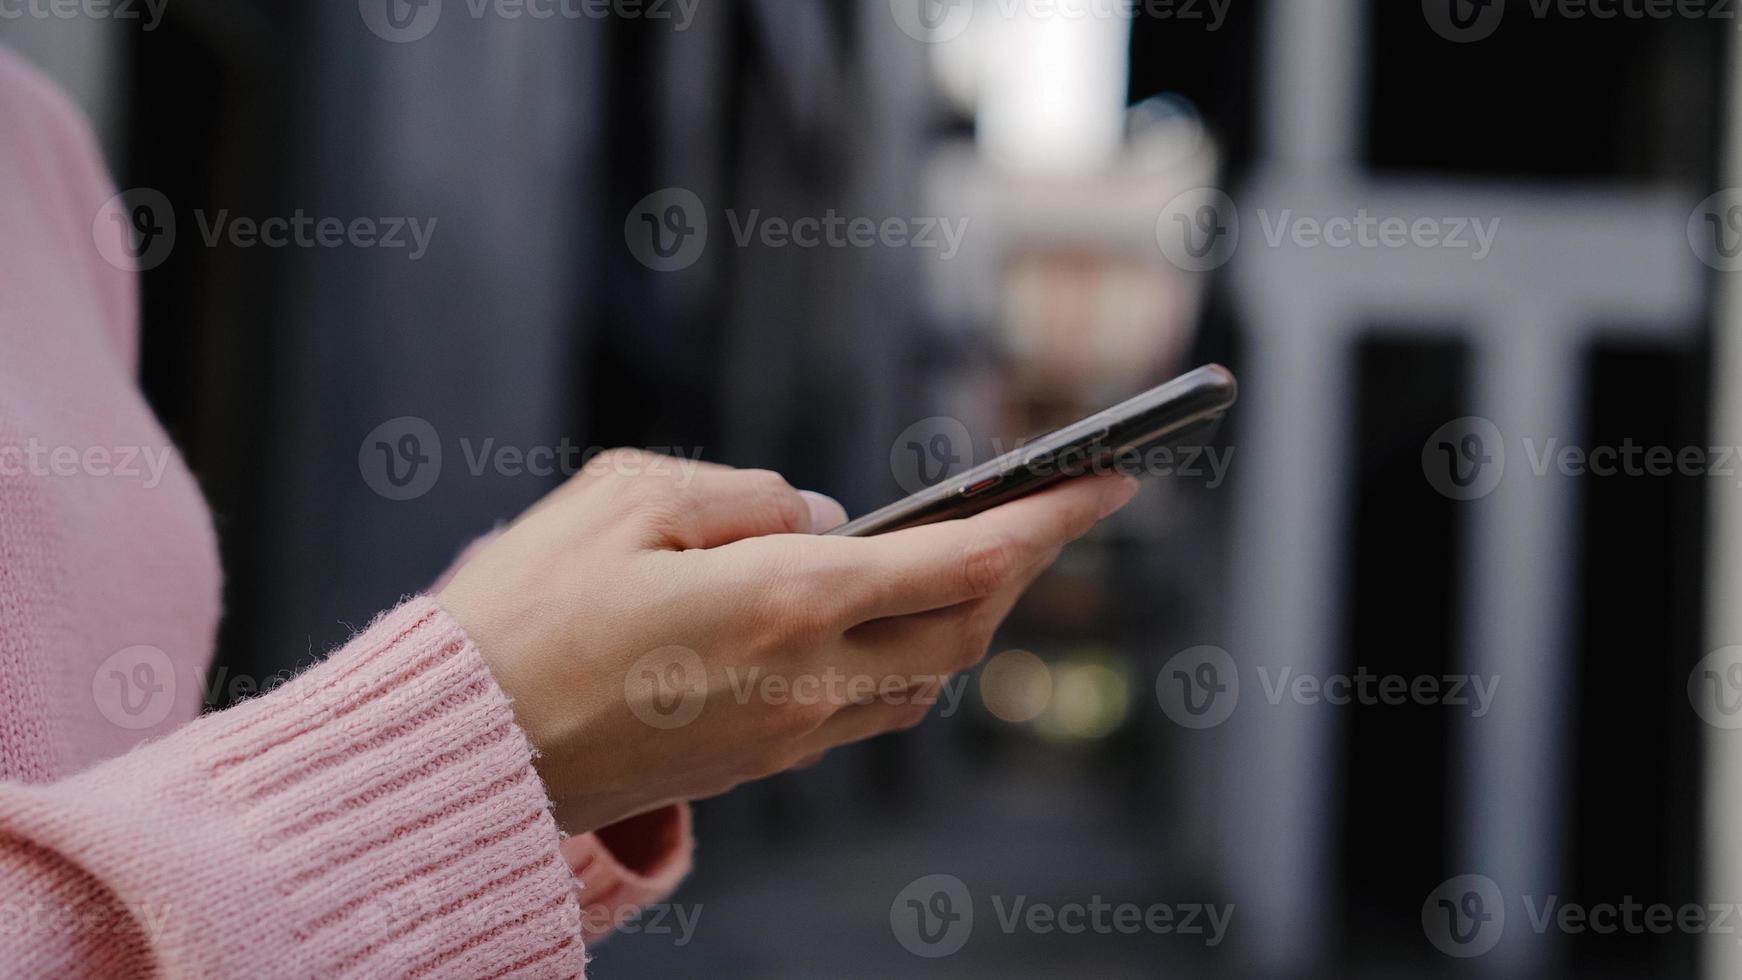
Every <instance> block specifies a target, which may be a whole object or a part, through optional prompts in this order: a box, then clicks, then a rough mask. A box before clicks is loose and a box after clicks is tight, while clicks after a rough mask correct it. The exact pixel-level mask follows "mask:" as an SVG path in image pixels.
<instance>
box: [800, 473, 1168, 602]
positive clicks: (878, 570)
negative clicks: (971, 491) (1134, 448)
mask: <svg viewBox="0 0 1742 980" xmlns="http://www.w3.org/2000/svg"><path fill="white" fill-rule="evenodd" d="M1136 492H1137V481H1135V480H1133V479H1132V478H1131V477H1128V476H1107V477H1094V478H1090V479H1081V480H1071V481H1069V482H1067V483H1064V484H1061V485H1059V486H1056V487H1052V488H1050V489H1048V490H1045V491H1043V492H1041V493H1037V494H1035V495H1033V496H1030V497H1023V498H1021V499H1019V500H1013V501H1011V502H1010V503H1007V504H1002V505H1000V506H998V507H994V508H992V509H991V510H988V511H985V512H983V513H980V514H976V515H974V516H973V517H968V518H964V519H962V520H954V521H944V522H942V523H939V524H928V525H925V526H923V527H916V528H909V529H907V530H902V531H892V532H890V533H889V534H882V535H877V536H876V537H871V538H862V539H859V538H819V539H817V540H818V542H819V543H821V542H827V544H825V545H824V546H823V547H820V548H818V549H817V554H819V555H820V556H823V557H822V559H821V560H822V562H823V563H824V565H825V566H826V567H825V568H824V569H821V570H819V573H821V574H831V575H833V576H835V577H837V578H839V580H840V586H839V588H840V591H841V592H842V594H843V598H844V599H845V601H846V602H847V604H848V606H849V613H850V615H851V616H853V617H854V621H855V622H864V621H866V620H871V619H879V618H882V617H885V616H901V615H908V614H911V613H917V612H925V611H926V610H929V609H942V608H945V607H948V606H954V605H957V604H959V603H962V602H967V601H969V600H972V599H980V598H984V597H985V596H988V595H991V594H993V593H995V592H997V591H998V590H999V589H1001V588H1003V587H1005V586H1007V585H1009V584H1010V583H1011V582H1013V581H1016V580H1017V579H1018V578H1019V577H1020V576H1022V575H1023V574H1026V573H1027V572H1028V571H1029V570H1030V569H1031V568H1032V567H1033V566H1035V565H1038V564H1042V563H1043V562H1045V561H1049V560H1051V558H1052V556H1053V555H1054V554H1055V553H1056V551H1057V549H1059V548H1061V547H1063V546H1064V545H1065V544H1067V543H1069V542H1071V541H1074V540H1076V539H1077V538H1080V537H1082V536H1083V535H1084V534H1086V533H1088V531H1089V529H1090V528H1091V527H1093V526H1094V525H1095V522H1096V521H1098V520H1100V519H1101V518H1104V517H1106V516H1108V515H1110V514H1112V513H1113V512H1114V511H1116V510H1118V509H1119V508H1120V507H1123V506H1124V505H1125V504H1126V503H1128V502H1130V500H1131V498H1132V496H1133V495H1135V494H1136Z"/></svg>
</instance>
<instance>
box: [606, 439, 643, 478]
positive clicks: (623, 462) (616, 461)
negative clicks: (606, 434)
mask: <svg viewBox="0 0 1742 980" xmlns="http://www.w3.org/2000/svg"><path fill="white" fill-rule="evenodd" d="M646 456H647V453H645V452H643V451H642V450H639V449H632V448H630V447H627V446H619V447H617V448H615V449H607V450H605V451H604V452H602V453H600V454H599V455H598V456H595V457H594V458H593V467H592V469H593V475H595V476H598V477H600V478H604V479H609V478H612V477H618V478H622V477H625V476H627V475H628V474H630V473H639V472H641V469H642V464H643V460H644V459H645V458H646Z"/></svg>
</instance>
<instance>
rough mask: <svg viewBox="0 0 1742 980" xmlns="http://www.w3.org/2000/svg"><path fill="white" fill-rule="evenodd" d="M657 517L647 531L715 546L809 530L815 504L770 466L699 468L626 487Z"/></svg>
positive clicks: (682, 544) (680, 543) (684, 545)
mask: <svg viewBox="0 0 1742 980" xmlns="http://www.w3.org/2000/svg"><path fill="white" fill-rule="evenodd" d="M625 492H626V493H628V494H631V495H635V494H640V493H644V492H645V493H648V494H651V495H652V496H651V497H649V498H648V499H646V500H642V501H639V502H638V506H641V507H643V508H645V509H646V511H647V512H648V513H649V514H651V515H652V516H653V518H654V519H653V520H652V521H651V522H650V527H649V528H648V530H649V533H650V534H651V536H652V537H654V538H655V539H658V540H659V541H661V542H662V543H665V544H670V545H672V546H674V547H677V548H680V549H689V548H717V547H720V546H721V545H725V544H731V543H732V542H734V541H741V540H744V539H745V538H754V537H761V536H763V535H767V534H805V533H808V532H809V531H810V529H811V522H812V518H811V513H812V507H813V504H812V502H811V501H810V500H808V499H806V498H805V496H804V495H803V494H800V493H799V492H798V491H797V490H794V489H793V488H792V485H791V484H789V483H787V482H786V480H785V478H784V477H782V476H781V475H780V474H778V473H774V472H771V471H769V470H734V469H729V468H720V469H706V470H697V471H696V472H695V473H694V474H693V476H692V478H691V479H689V480H687V481H679V482H673V483H669V484H666V485H664V486H649V487H636V486H630V487H628V488H626V490H625Z"/></svg>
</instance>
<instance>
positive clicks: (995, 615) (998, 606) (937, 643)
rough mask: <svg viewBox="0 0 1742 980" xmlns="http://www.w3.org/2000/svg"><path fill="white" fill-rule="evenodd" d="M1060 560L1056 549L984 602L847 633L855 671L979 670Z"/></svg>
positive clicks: (877, 622)
mask: <svg viewBox="0 0 1742 980" xmlns="http://www.w3.org/2000/svg"><path fill="white" fill-rule="evenodd" d="M1057 555H1058V551H1057V549H1055V550H1054V551H1053V552H1052V556H1051V557H1049V558H1047V559H1046V560H1043V561H1041V562H1039V563H1037V564H1036V565H1034V566H1032V567H1031V568H1030V569H1028V570H1027V571H1025V572H1024V573H1022V574H1021V575H1018V576H1017V577H1016V579H1015V580H1014V581H1013V582H1011V583H1010V584H1009V585H1007V586H1005V587H1004V588H1002V589H999V590H998V591H997V592H995V593H993V594H992V595H989V596H987V597H985V598H983V599H974V600H971V601H969V602H964V603H960V604H958V605H954V606H950V607H948V608H945V609H931V610H927V611H925V612H920V613H914V614H913V615H910V616H892V617H889V618H886V619H878V620H873V621H871V622H869V623H863V624H861V625H859V626H856V627H854V628H853V629H852V630H849V631H848V632H847V641H848V643H849V644H850V650H851V652H850V654H849V657H848V663H850V664H851V669H854V670H859V671H863V672H873V671H881V672H886V673H894V674H899V675H901V676H906V677H922V676H928V675H932V674H954V673H959V672H961V671H964V670H967V669H969V668H971V667H973V666H974V665H975V664H978V663H979V662H980V661H981V660H983V659H985V656H986V652H987V650H989V649H990V648H991V645H992V640H993V638H994V637H995V636H996V635H997V633H998V627H999V626H1001V625H1002V624H1003V622H1004V620H1005V619H1006V618H1007V617H1009V615H1010V611H1011V610H1012V609H1013V608H1015V606H1016V603H1017V601H1018V600H1020V599H1021V598H1022V596H1023V594H1024V593H1025V592H1027V591H1028V587H1029V586H1030V585H1032V584H1034V580H1035V579H1037V578H1039V577H1040V576H1041V575H1042V574H1043V573H1044V572H1045V571H1046V569H1047V568H1048V567H1049V566H1050V565H1051V564H1052V560H1051V559H1052V558H1056V557H1057Z"/></svg>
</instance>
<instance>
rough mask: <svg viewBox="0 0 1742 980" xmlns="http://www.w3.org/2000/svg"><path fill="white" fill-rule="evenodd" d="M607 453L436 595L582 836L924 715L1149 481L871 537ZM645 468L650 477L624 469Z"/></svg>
mask: <svg viewBox="0 0 1742 980" xmlns="http://www.w3.org/2000/svg"><path fill="white" fill-rule="evenodd" d="M681 465H682V466H684V467H690V466H696V467H698V468H696V469H695V470H694V471H693V472H690V473H689V474H688V475H687V476H686V475H683V474H682V473H681V472H680V469H679V466H680V463H679V461H677V460H673V459H668V458H666V457H661V456H654V455H651V454H646V453H638V452H634V451H617V452H614V453H609V454H606V455H605V456H603V457H600V458H599V459H598V460H596V461H595V462H594V463H593V464H592V465H591V466H589V467H588V468H587V470H586V471H585V472H583V473H582V475H581V476H579V477H577V478H576V479H574V480H572V481H570V482H569V483H568V484H565V485H564V486H563V487H562V488H560V489H558V490H557V491H555V492H554V493H552V494H551V495H550V496H549V497H547V498H546V499H545V500H544V501H541V502H540V503H539V504H538V505H536V506H535V507H533V508H532V509H531V510H530V511H528V512H527V513H526V515H524V516H523V517H522V518H521V519H520V520H519V521H518V522H517V523H516V524H515V525H513V526H512V527H511V528H509V529H508V530H507V531H506V532H505V533H504V534H503V535H502V536H501V537H500V538H498V539H497V540H495V541H493V542H491V543H490V544H489V545H488V546H487V547H485V548H484V550H483V551H482V552H480V553H479V554H478V555H477V557H475V558H473V559H472V560H471V561H469V562H468V563H467V564H466V565H465V566H464V567H463V568H461V569H460V571H459V573H458V574H457V575H455V577H454V579H453V581H452V583H451V584H449V585H448V586H447V587H446V588H445V589H444V590H443V591H442V592H441V594H440V595H439V596H438V597H437V598H438V601H439V602H440V603H441V604H442V606H443V607H444V608H445V609H447V610H448V612H449V613H450V614H452V615H453V616H454V618H455V619H456V620H458V621H459V623H460V625H461V626H463V627H464V628H465V629H466V631H467V632H468V633H469V634H470V635H471V637H472V638H473V640H474V641H475V642H476V643H477V644H478V646H479V648H480V649H481V650H482V652H483V654H484V658H485V660H486V661H487V662H488V663H489V664H490V667H491V670H492V672H493V673H494V674H495V676H496V679H497V681H498V682H499V683H500V684H501V686H502V688H503V690H504V691H506V692H507V694H508V696H509V697H510V698H512V699H513V701H514V713H515V716H516V718H517V720H518V721H519V723H520V724H521V726H522V727H523V728H524V729H525V731H526V733H527V735H528V737H529V738H530V739H531V741H532V743H533V745H534V746H535V747H536V748H537V749H538V751H539V757H538V758H537V760H536V762H535V765H536V766H537V768H538V771H539V774H540V776H542V777H543V779H544V782H545V785H546V787H547V788H548V789H549V791H550V793H551V796H552V798H553V799H554V800H555V801H556V803H557V811H558V812H557V815H558V818H559V821H560V822H561V823H562V824H563V826H564V828H565V829H567V830H569V831H571V832H576V833H579V832H583V831H587V830H593V829H597V828H598V827H602V826H605V825H607V824H609V823H612V822H614V821H617V820H620V819H623V818H625V817H629V816H632V815H634V814H637V813H642V812H645V811H647V810H651V809H653V808H655V807H658V806H661V805H663V804H666V803H670V802H674V801H678V800H688V799H696V798H700V797H706V796H712V795H715V794H717V793H721V792H724V791H726V790H728V789H731V788H732V787H734V786H736V785H738V784H740V783H743V782H747V781H749V780H753V779H760V778H762V777H764V776H768V775H772V774H774V773H777V772H781V771H782V770H785V769H788V768H791V767H793V766H794V765H796V764H799V763H802V762H806V761H812V760H814V759H816V758H818V757H820V756H821V754H822V753H824V752H826V751H828V750H829V749H831V748H833V747H835V746H837V745H842V744H844V743H847V742H853V741H858V740H860V739H864V738H869V737H871V736H874V735H878V734H881V733H883V732H886V731H890V730H892V729H897V728H906V727H911V726H913V725H915V724H917V723H918V722H919V721H920V720H921V719H922V718H924V716H925V714H926V711H927V709H928V708H929V706H930V704H931V703H933V701H934V699H935V694H936V692H937V690H938V688H939V687H940V686H941V684H942V682H943V681H944V680H945V679H947V678H948V677H949V676H951V675H952V674H954V673H956V672H958V671H961V670H964V669H966V668H968V667H970V666H972V665H973V664H975V663H977V662H978V661H979V660H980V658H981V657H983V656H984V655H985V653H986V649H987V646H988V645H989V644H990V642H991V640H992V634H993V631H994V630H995V629H996V628H997V627H998V624H999V623H1000V622H1001V621H1002V620H1003V619H1004V617H1005V615H1006V614H1008V613H1009V611H1010V608H1011V606H1012V605H1014V603H1015V602H1016V599H1017V597H1018V596H1019V595H1020V594H1021V593H1022V591H1023V590H1024V589H1025V588H1027V586H1028V585H1029V583H1030V582H1032V581H1033V580H1034V578H1035V576H1036V575H1038V574H1039V573H1040V572H1041V571H1042V570H1043V569H1044V568H1046V566H1047V565H1049V564H1051V562H1052V561H1053V559H1054V558H1056V557H1057V556H1058V553H1059V550H1060V549H1061V548H1063V547H1064V545H1065V544H1066V543H1067V542H1069V541H1071V540H1073V539H1075V538H1078V537H1080V536H1082V535H1083V534H1084V533H1085V532H1087V531H1088V530H1089V528H1090V527H1092V526H1093V525H1094V523H1095V522H1096V521H1097V520H1099V519H1100V518H1102V517H1105V516H1107V515H1108V514H1111V513H1112V512H1113V511H1115V510H1117V509H1119V508H1120V507H1121V506H1123V505H1124V504H1125V503H1126V502H1128V501H1129V500H1130V499H1131V497H1132V496H1133V495H1134V494H1135V493H1136V490H1137V485H1136V481H1134V480H1132V479H1131V478H1129V477H1122V476H1121V477H1104V478H1095V479H1084V480H1075V481H1071V482H1070V483H1067V484H1065V485H1063V486H1060V487H1056V488H1054V489H1051V490H1048V491H1046V492H1044V493H1041V494H1037V495H1035V496H1032V497H1028V498H1025V499H1022V500H1018V501H1014V502H1012V503H1009V504H1005V505H1003V506H1001V507H998V508H996V509H994V510H990V511H987V512H986V513H983V514H980V515H977V516H974V517H970V518H967V519H965V520H956V521H948V522H945V523H942V524H933V525H929V526H926V527H919V528H913V529H910V530H905V531H897V532H894V533H891V534H885V535H880V536H877V537H872V538H835V537H820V536H817V535H814V534H812V533H810V532H813V531H822V530H826V529H827V528H829V527H832V526H833V525H835V524H837V523H839V522H840V521H842V520H844V519H845V516H846V515H845V514H844V513H843V512H842V511H841V508H840V506H839V505H838V504H836V503H834V502H833V501H831V500H828V499H827V498H825V497H822V496H820V495H816V494H800V493H799V492H798V491H796V490H794V489H793V488H792V487H790V486H788V485H787V483H786V481H785V480H783V479H781V478H780V477H779V476H778V475H776V474H774V473H769V472H766V471H757V470H733V469H729V468H726V467H719V466H712V465H708V464H692V463H688V462H684V463H682V464H681ZM626 474H635V475H626Z"/></svg>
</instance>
